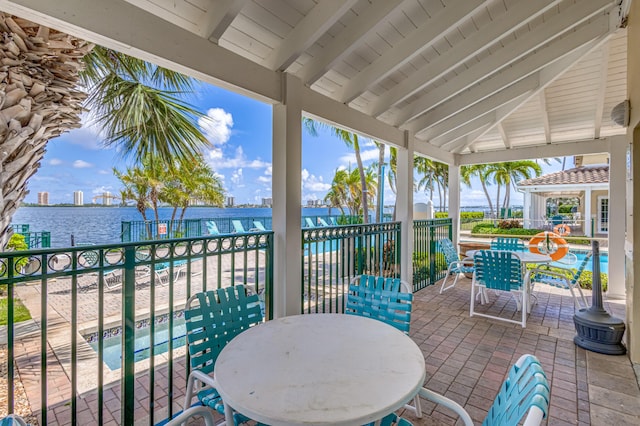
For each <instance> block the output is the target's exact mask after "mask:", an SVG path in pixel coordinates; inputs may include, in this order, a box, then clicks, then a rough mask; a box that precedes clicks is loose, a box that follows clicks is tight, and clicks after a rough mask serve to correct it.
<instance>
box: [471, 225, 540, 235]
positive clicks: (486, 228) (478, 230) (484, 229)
mask: <svg viewBox="0 0 640 426" xmlns="http://www.w3.org/2000/svg"><path fill="white" fill-rule="evenodd" d="M539 232H543V231H542V230H541V229H524V228H510V229H501V228H496V227H494V226H491V225H487V224H486V223H480V224H478V225H476V226H474V227H473V229H472V230H471V234H499V235H536V234H537V233H539Z"/></svg>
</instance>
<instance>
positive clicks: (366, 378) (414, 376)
mask: <svg viewBox="0 0 640 426" xmlns="http://www.w3.org/2000/svg"><path fill="white" fill-rule="evenodd" d="M412 302H413V294H412V293H411V291H410V287H409V286H408V285H406V283H404V282H402V281H400V280H399V279H397V278H383V277H374V276H366V275H363V276H359V277H356V278H355V279H354V280H353V281H352V282H351V284H350V285H349V293H348V298H347V304H346V309H345V314H316V315H294V316H287V317H282V318H279V319H276V320H272V321H267V322H263V317H262V314H261V310H260V307H259V299H258V297H257V295H255V294H251V293H250V292H248V291H246V289H245V288H244V287H243V286H242V285H237V286H233V287H226V288H221V289H217V290H214V291H207V292H203V293H198V294H195V295H194V296H192V297H191V298H190V299H189V301H188V302H187V304H186V307H185V319H186V326H187V344H188V350H189V354H190V365H191V372H190V374H189V377H188V380H187V389H186V393H185V403H184V407H185V410H184V411H183V412H182V413H178V415H177V416H176V417H175V418H174V419H173V420H171V421H168V423H166V424H170V425H174V424H179V422H181V421H184V420H185V419H186V418H187V417H189V416H191V415H193V416H195V417H197V416H201V415H202V413H203V412H202V407H203V406H204V407H209V408H210V409H211V410H212V411H215V412H217V413H218V414H219V415H223V416H224V418H225V420H226V424H231V422H233V424H236V425H238V424H243V423H248V422H250V423H251V424H255V423H257V424H270V425H301V424H305V425H320V424H335V425H347V424H362V425H373V424H376V425H377V424H380V425H393V424H398V425H411V423H410V422H409V421H408V420H406V419H404V418H401V417H399V416H398V415H397V414H396V411H398V410H400V409H402V408H405V409H408V410H410V411H411V412H412V413H414V415H415V416H416V417H417V418H421V417H422V416H423V413H422V409H421V405H420V397H422V398H424V399H426V400H428V401H432V402H434V403H436V404H440V405H442V406H444V407H447V408H449V409H451V410H452V411H453V412H455V413H456V414H457V415H458V416H459V418H460V420H461V421H462V423H463V424H465V425H467V426H469V425H473V424H474V423H473V421H472V419H471V416H470V415H469V413H467V411H465V409H464V408H463V407H462V406H461V405H459V404H458V403H456V402H455V401H453V400H452V399H450V398H447V397H445V396H444V395H442V394H439V393H438V392H435V391H433V390H430V389H427V388H425V387H423V386H424V383H425V379H426V376H427V370H426V367H425V361H424V356H423V354H422V351H421V350H420V348H419V347H418V346H417V345H416V343H415V342H414V341H413V340H412V339H411V338H409V336H408V333H409V325H410V319H411V310H412ZM257 353H259V354H260V356H261V362H260V363H256V362H255V355H256V354H257ZM548 406H549V383H548V381H547V378H546V375H545V373H544V371H543V368H542V366H541V364H540V361H539V360H538V359H537V358H536V357H535V356H533V355H529V354H527V355H523V356H522V357H521V358H520V359H519V360H518V361H517V362H516V363H515V365H513V366H512V367H511V369H510V370H509V372H508V375H507V378H506V380H505V381H504V383H503V385H502V387H501V388H500V391H499V394H498V395H497V396H496V398H495V402H494V404H493V406H492V407H491V409H490V410H489V412H488V414H487V420H486V423H485V424H491V425H510V424H516V423H518V422H519V421H520V420H521V419H524V418H526V420H525V424H528V425H537V424H540V422H541V421H542V419H543V418H544V417H545V416H546V414H547V411H548ZM205 423H206V424H213V421H212V420H210V418H209V414H206V415H205Z"/></svg>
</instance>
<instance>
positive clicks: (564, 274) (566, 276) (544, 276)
mask: <svg viewBox="0 0 640 426" xmlns="http://www.w3.org/2000/svg"><path fill="white" fill-rule="evenodd" d="M592 254H593V253H587V254H586V255H585V257H584V259H583V260H582V262H580V266H579V267H578V269H577V270H576V272H575V273H574V272H573V271H572V270H571V269H567V268H561V267H557V266H549V265H545V266H539V267H537V268H533V269H531V271H530V274H531V277H530V279H531V290H533V288H534V286H535V284H537V283H541V284H546V285H550V286H553V287H557V288H564V289H567V290H569V291H570V292H571V297H573V302H574V304H575V307H576V309H583V308H588V307H589V304H588V303H587V298H586V297H585V296H584V293H583V292H582V288H580V283H579V282H578V280H579V279H580V276H581V275H582V273H583V272H584V270H585V268H586V267H587V265H588V264H589V261H590V260H591V256H592ZM576 290H577V291H578V293H579V294H580V298H578V297H577V296H576Z"/></svg>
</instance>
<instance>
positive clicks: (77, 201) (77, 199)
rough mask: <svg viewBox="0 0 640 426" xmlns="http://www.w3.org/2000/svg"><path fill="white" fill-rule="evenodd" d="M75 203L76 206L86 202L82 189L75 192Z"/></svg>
mask: <svg viewBox="0 0 640 426" xmlns="http://www.w3.org/2000/svg"><path fill="white" fill-rule="evenodd" d="M73 204H75V205H76V206H82V205H83V204H84V194H83V193H82V191H74V192H73Z"/></svg>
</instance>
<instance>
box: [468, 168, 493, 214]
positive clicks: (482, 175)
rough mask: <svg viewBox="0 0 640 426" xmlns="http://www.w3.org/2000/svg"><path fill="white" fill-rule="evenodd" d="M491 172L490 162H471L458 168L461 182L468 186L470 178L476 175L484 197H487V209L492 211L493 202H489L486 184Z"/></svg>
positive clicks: (469, 185) (489, 197)
mask: <svg viewBox="0 0 640 426" xmlns="http://www.w3.org/2000/svg"><path fill="white" fill-rule="evenodd" d="M492 172H493V165H492V164H473V165H470V166H462V167H461V168H460V176H461V180H462V182H463V183H464V184H465V185H466V186H467V187H469V188H471V179H472V178H473V177H477V178H478V180H480V185H482V190H483V191H484V195H485V197H487V203H488V205H489V211H490V212H492V213H493V203H492V202H491V196H490V195H489V190H488V189H487V185H489V182H490V176H491V174H492Z"/></svg>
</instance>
